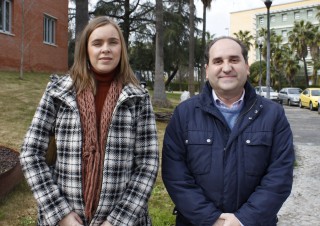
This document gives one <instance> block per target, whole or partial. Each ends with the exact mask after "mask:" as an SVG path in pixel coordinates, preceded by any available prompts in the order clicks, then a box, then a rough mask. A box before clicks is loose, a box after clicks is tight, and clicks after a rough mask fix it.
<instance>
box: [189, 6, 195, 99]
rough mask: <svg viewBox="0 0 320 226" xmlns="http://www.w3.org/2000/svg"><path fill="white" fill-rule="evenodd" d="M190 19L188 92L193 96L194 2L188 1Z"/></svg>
mask: <svg viewBox="0 0 320 226" xmlns="http://www.w3.org/2000/svg"><path fill="white" fill-rule="evenodd" d="M189 9H190V18H189V26H190V31H189V36H190V41H189V86H188V89H189V92H190V96H193V95H194V93H195V87H194V44H195V41H194V40H195V38H194V30H195V23H194V13H195V6H194V0H190V5H189Z"/></svg>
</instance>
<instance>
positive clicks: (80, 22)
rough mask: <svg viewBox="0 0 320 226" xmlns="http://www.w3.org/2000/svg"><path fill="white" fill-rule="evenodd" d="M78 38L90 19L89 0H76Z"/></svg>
mask: <svg viewBox="0 0 320 226" xmlns="http://www.w3.org/2000/svg"><path fill="white" fill-rule="evenodd" d="M75 3H76V40H77V39H78V36H79V35H80V34H81V32H82V30H83V29H84V27H85V26H86V25H87V23H88V21H89V10H88V5H89V3H88V0H76V1H75Z"/></svg>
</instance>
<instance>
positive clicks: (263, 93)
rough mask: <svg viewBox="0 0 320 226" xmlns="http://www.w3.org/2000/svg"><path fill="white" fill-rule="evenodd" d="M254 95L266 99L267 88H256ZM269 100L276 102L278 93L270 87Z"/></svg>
mask: <svg viewBox="0 0 320 226" xmlns="http://www.w3.org/2000/svg"><path fill="white" fill-rule="evenodd" d="M255 89H256V93H257V94H258V95H260V96H262V97H267V87H266V86H261V88H260V86H257V87H256V88H255ZM270 99H271V100H278V92H277V91H275V90H274V89H272V87H270Z"/></svg>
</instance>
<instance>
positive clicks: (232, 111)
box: [212, 89, 245, 129]
mask: <svg viewBox="0 0 320 226" xmlns="http://www.w3.org/2000/svg"><path fill="white" fill-rule="evenodd" d="M244 94H245V90H244V89H243V92H242V95H241V97H240V99H239V100H237V101H235V102H234V103H233V104H232V105H231V107H228V105H226V104H225V103H224V102H223V101H222V100H221V99H219V97H218V96H217V94H216V93H215V91H214V90H213V89H212V96H213V100H214V104H215V106H216V107H217V108H218V109H219V111H220V112H221V113H222V115H223V116H224V118H225V119H226V121H227V123H228V125H229V127H230V128H231V129H232V128H233V126H234V124H235V123H236V120H237V118H238V115H239V113H240V111H241V109H242V107H243V98H244Z"/></svg>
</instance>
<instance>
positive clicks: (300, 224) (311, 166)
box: [278, 106, 320, 226]
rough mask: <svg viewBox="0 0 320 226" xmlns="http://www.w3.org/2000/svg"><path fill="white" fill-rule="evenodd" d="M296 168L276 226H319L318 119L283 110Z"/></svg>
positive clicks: (306, 113) (313, 114) (297, 110)
mask: <svg viewBox="0 0 320 226" xmlns="http://www.w3.org/2000/svg"><path fill="white" fill-rule="evenodd" d="M284 108H285V111H286V115H287V117H288V120H289V122H290V125H291V128H292V131H293V135H294V144H295V150H296V159H297V164H298V166H297V167H295V169H294V182H293V188H292V192H291V195H290V196H289V198H288V199H287V201H286V202H285V203H284V205H283V207H282V209H281V210H280V212H279V215H278V217H279V223H278V226H320V133H319V129H320V115H318V113H317V112H310V111H309V110H307V109H300V108H298V107H286V106H284Z"/></svg>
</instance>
